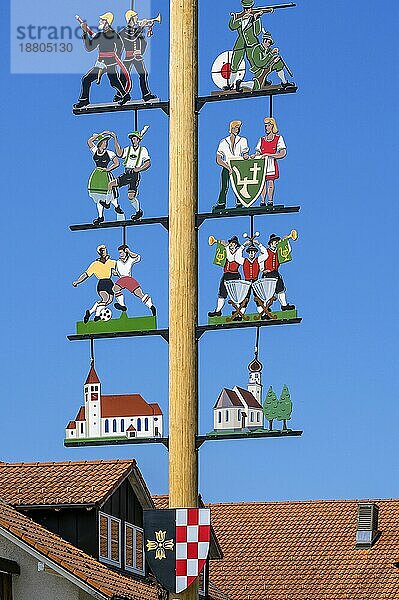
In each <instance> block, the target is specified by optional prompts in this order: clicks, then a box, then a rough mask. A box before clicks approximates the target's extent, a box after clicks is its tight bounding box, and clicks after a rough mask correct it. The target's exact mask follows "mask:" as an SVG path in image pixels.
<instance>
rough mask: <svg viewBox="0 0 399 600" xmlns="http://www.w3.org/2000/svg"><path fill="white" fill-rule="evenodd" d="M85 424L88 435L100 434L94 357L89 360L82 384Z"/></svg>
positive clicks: (99, 387)
mask: <svg viewBox="0 0 399 600" xmlns="http://www.w3.org/2000/svg"><path fill="white" fill-rule="evenodd" d="M84 398H85V413H86V426H87V430H88V435H89V437H90V436H91V437H98V436H99V435H100V425H101V382H100V380H99V378H98V375H97V373H96V370H95V368H94V358H92V359H91V362H90V371H89V374H88V376H87V379H86V381H85V384H84Z"/></svg>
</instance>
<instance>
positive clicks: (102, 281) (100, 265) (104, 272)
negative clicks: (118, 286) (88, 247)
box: [72, 244, 116, 323]
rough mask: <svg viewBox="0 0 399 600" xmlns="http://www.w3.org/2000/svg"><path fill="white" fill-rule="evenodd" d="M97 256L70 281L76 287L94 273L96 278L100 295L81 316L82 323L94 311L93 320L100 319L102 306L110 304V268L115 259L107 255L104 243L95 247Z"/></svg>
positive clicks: (113, 265)
mask: <svg viewBox="0 0 399 600" xmlns="http://www.w3.org/2000/svg"><path fill="white" fill-rule="evenodd" d="M97 253H98V255H99V257H98V258H97V260H95V261H94V262H92V263H91V265H89V266H88V267H87V269H86V271H84V273H82V275H81V276H80V277H79V278H78V279H77V280H76V281H74V282H73V283H72V285H73V287H77V286H78V285H79V284H80V283H83V282H84V281H86V279H88V278H89V277H91V276H92V275H94V276H95V277H97V279H98V283H97V293H98V295H99V296H100V300H99V301H98V300H97V301H96V302H95V303H94V304H93V306H92V307H91V308H90V309H87V310H86V312H85V315H84V317H83V321H84V323H87V322H88V320H89V319H90V316H91V315H92V314H93V313H95V316H94V319H93V320H94V321H99V320H100V312H101V310H102V309H103V308H105V307H106V306H108V304H111V302H112V300H113V297H114V292H113V287H114V284H113V281H112V279H111V275H112V270H113V269H115V267H116V261H115V260H112V259H111V258H110V257H109V254H108V251H107V248H106V246H104V244H101V245H100V246H98V248H97Z"/></svg>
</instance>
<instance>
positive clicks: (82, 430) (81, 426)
mask: <svg viewBox="0 0 399 600" xmlns="http://www.w3.org/2000/svg"><path fill="white" fill-rule="evenodd" d="M80 433H84V425H83V423H81V424H80Z"/></svg>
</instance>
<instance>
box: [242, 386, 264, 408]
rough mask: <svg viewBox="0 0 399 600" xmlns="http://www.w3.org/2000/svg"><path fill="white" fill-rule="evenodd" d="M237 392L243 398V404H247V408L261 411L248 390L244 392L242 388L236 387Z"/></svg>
mask: <svg viewBox="0 0 399 600" xmlns="http://www.w3.org/2000/svg"><path fill="white" fill-rule="evenodd" d="M237 390H238V391H239V392H240V394H241V396H242V397H243V398H244V400H245V402H246V403H247V404H248V406H249V408H256V409H257V410H262V407H261V405H260V404H259V402H258V401H257V399H256V398H255V396H254V395H253V394H251V392H249V391H248V390H244V388H241V387H238V386H237Z"/></svg>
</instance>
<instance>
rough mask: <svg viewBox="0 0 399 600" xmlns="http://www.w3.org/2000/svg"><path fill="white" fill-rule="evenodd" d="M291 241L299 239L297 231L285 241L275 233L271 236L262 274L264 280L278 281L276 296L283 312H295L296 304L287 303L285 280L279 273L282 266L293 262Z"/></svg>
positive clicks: (292, 232) (285, 238)
mask: <svg viewBox="0 0 399 600" xmlns="http://www.w3.org/2000/svg"><path fill="white" fill-rule="evenodd" d="M290 239H292V240H296V239H298V233H297V231H295V229H293V230H292V231H291V233H290V234H289V235H287V236H286V237H284V238H283V239H281V237H279V236H278V235H275V234H274V233H272V234H271V236H270V238H269V241H268V248H267V258H266V260H265V261H264V267H263V268H264V270H263V274H262V277H263V278H266V279H277V283H276V294H277V299H278V301H279V302H280V305H281V310H282V311H286V310H295V306H294V304H288V302H287V298H286V294H285V291H286V290H285V284H284V280H283V278H282V276H281V275H280V273H279V267H280V265H281V264H283V263H286V262H289V261H291V260H292V257H291V247H290V243H289V240H290Z"/></svg>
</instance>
